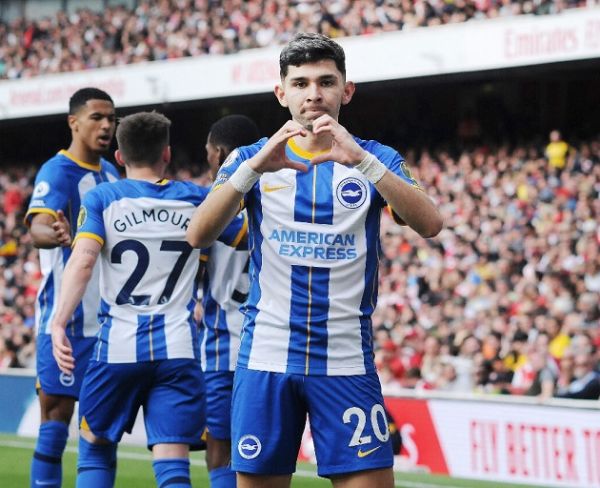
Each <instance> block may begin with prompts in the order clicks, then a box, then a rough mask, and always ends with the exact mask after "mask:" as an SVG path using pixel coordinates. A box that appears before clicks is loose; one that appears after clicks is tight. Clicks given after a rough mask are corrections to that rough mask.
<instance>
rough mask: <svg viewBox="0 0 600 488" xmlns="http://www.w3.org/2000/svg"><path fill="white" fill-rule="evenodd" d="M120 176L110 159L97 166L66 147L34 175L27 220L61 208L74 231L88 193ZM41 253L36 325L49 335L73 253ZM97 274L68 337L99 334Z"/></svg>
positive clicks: (58, 249) (63, 249) (64, 250)
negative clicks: (63, 276) (75, 155)
mask: <svg viewBox="0 0 600 488" xmlns="http://www.w3.org/2000/svg"><path fill="white" fill-rule="evenodd" d="M118 179H119V172H118V171H117V169H116V168H115V167H114V166H113V165H112V164H111V163H109V162H108V161H105V160H101V161H100V163H99V164H97V165H95V164H89V163H86V162H84V161H80V160H78V159H77V158H75V157H74V156H73V155H72V154H70V153H69V152H67V151H65V150H62V151H59V152H58V154H56V156H54V157H52V158H50V159H49V160H48V161H46V162H45V163H44V164H43V165H42V167H41V168H40V170H39V172H38V174H37V176H36V178H35V188H34V190H33V195H32V196H31V201H30V203H29V209H28V210H27V214H26V216H25V221H26V222H27V223H28V224H29V223H31V219H32V217H33V216H34V215H35V214H38V213H47V214H50V215H53V216H54V217H56V212H57V211H58V210H62V211H63V212H64V214H65V216H66V218H67V220H68V221H69V223H70V224H71V229H72V232H73V233H74V232H75V223H76V222H77V213H78V212H79V206H80V205H81V201H82V200H83V197H84V196H85V194H86V193H87V192H88V191H90V190H91V189H92V188H94V187H96V186H97V185H99V184H100V183H102V182H105V181H117V180H118ZM39 256H40V268H41V271H42V282H41V283H40V288H39V290H38V296H37V301H36V310H35V317H36V325H37V331H38V334H50V324H51V322H52V319H53V318H54V314H55V312H56V303H57V299H58V292H59V289H60V282H61V279H62V274H63V271H64V268H65V265H66V264H67V260H68V259H69V256H71V248H69V247H56V248H54V249H40V250H39ZM98 276H99V268H98V266H96V267H95V268H94V274H93V275H92V279H91V280H90V284H89V286H88V288H87V290H86V292H85V294H84V296H83V299H82V301H81V303H80V304H79V305H78V306H77V308H76V309H75V313H74V314H73V317H72V318H71V320H70V321H69V323H68V324H67V329H66V330H67V335H68V336H71V337H93V336H95V335H96V334H97V333H98V320H97V311H98V304H99V301H100V300H99V292H98Z"/></svg>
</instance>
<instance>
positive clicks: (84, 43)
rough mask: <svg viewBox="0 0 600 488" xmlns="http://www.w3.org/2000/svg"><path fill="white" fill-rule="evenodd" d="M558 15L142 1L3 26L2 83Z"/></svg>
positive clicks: (507, 5)
mask: <svg viewBox="0 0 600 488" xmlns="http://www.w3.org/2000/svg"><path fill="white" fill-rule="evenodd" d="M566 6H567V7H579V6H580V4H579V3H578V2H574V3H567V4H566ZM562 8H563V3H562V2H558V1H557V0H543V1H541V2H522V1H520V0H503V1H502V2H489V1H480V0H461V1H459V2H439V1H432V0H424V1H422V0H419V1H405V0H355V1H352V2H349V1H339V0H323V1H320V2H317V1H307V0H293V1H290V2H282V1H279V0H248V1H244V2H240V1H236V2H206V1H193V0H154V1H152V0H142V1H140V2H138V4H137V7H135V8H134V9H128V8H126V7H124V6H122V5H118V6H107V7H105V8H104V9H103V10H102V11H93V10H91V9H88V8H83V9H79V10H77V11H76V12H74V13H72V14H69V15H68V14H66V13H65V12H63V11H60V10H59V11H57V12H56V14H55V15H54V16H53V17H46V18H43V19H40V20H36V21H33V20H27V19H24V18H18V19H16V20H14V21H12V22H11V23H10V24H7V23H5V22H1V21H0V59H2V62H1V63H0V79H2V78H8V79H16V78H30V77H32V76H37V75H40V74H45V73H58V72H64V71H78V70H84V69H95V68H100V67H103V66H119V65H123V64H130V63H139V62H144V61H154V60H165V59H174V58H181V57H188V56H204V55H207V54H230V53H235V52H238V51H240V50H242V49H249V48H256V47H264V46H270V45H275V44H283V43H285V42H287V41H288V40H289V39H290V38H291V37H292V36H293V34H294V33H295V32H300V31H305V32H317V31H318V32H322V33H324V34H326V35H328V36H330V37H343V36H358V35H370V34H374V33H378V32H389V31H398V30H405V29H413V28H416V27H427V26H432V25H440V24H448V23H456V22H465V21H468V20H471V19H485V18H494V17H498V16H512V15H521V14H531V13H536V14H538V15H540V14H553V13H557V12H559V11H560V10H561V9H562ZM473 121H474V119H472V120H471V122H467V125H469V127H466V126H465V127H464V128H462V129H461V133H462V134H463V135H465V136H467V138H470V140H471V141H475V140H476V138H477V129H476V128H475V127H474V126H473V125H472V122H473ZM475 122H476V121H475Z"/></svg>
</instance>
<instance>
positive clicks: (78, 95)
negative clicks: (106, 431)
mask: <svg viewBox="0 0 600 488" xmlns="http://www.w3.org/2000/svg"><path fill="white" fill-rule="evenodd" d="M68 122H69V127H70V129H71V137H72V140H71V144H70V146H69V148H68V149H66V150H64V149H63V150H61V151H59V152H58V154H56V156H54V157H52V158H50V159H49V160H48V161H46V162H45V163H44V164H43V165H42V167H41V168H40V170H39V172H38V174H37V176H36V178H35V187H34V190H33V195H32V197H31V201H30V203H29V209H28V211H27V215H26V217H25V220H26V222H27V224H28V225H29V226H30V234H31V238H32V240H33V243H34V245H35V246H36V247H38V248H39V257H40V267H41V270H42V282H41V284H40V288H39V291H38V296H37V301H36V311H35V312H36V313H35V316H36V328H37V343H36V347H37V375H38V378H37V385H36V386H37V390H38V397H39V402H40V407H41V424H40V430H39V434H38V438H37V444H36V447H35V451H34V454H33V460H32V464H31V486H32V487H38V486H41V485H43V486H48V487H51V488H52V487H55V488H56V487H60V486H61V482H62V467H61V460H62V453H63V451H64V449H65V445H66V442H67V436H68V425H69V422H70V421H71V417H72V415H73V409H74V406H75V401H76V400H77V398H78V397H79V390H80V388H81V380H82V378H83V374H84V372H85V369H86V367H87V363H88V360H89V357H90V354H91V352H92V348H93V345H94V343H95V336H96V334H97V332H98V321H97V319H96V313H97V310H98V303H99V298H98V296H99V293H98V274H99V273H98V270H97V269H95V270H94V274H93V276H92V278H91V280H90V286H89V287H88V291H87V293H86V294H85V295H84V296H83V297H82V300H81V302H80V303H78V304H77V307H76V309H75V311H74V313H73V316H72V317H70V318H69V321H68V326H67V334H68V336H69V339H70V341H71V343H72V346H73V355H74V356H75V358H76V359H77V368H75V370H74V371H72V372H71V373H70V374H65V373H61V371H60V370H59V369H58V366H57V365H56V361H55V360H54V358H53V357H52V341H51V338H50V323H51V321H52V318H53V317H54V314H55V313H56V303H57V298H58V290H59V287H60V283H61V279H62V275H63V271H64V268H65V265H66V263H67V261H68V260H69V259H70V256H71V240H72V235H71V229H72V228H73V230H74V228H75V222H76V221H77V212H78V211H79V204H80V202H81V200H83V197H84V196H85V194H86V193H87V192H88V191H90V190H91V189H92V188H94V187H96V186H97V185H99V184H100V183H102V182H104V181H116V180H117V179H118V178H119V173H118V171H117V169H116V168H115V167H114V166H113V165H112V164H111V163H109V162H108V161H106V160H104V159H103V158H102V157H101V155H102V154H104V153H106V151H108V149H109V148H110V143H111V140H112V138H113V135H114V132H115V107H114V104H113V101H112V99H111V98H110V96H109V95H108V94H107V93H106V92H104V91H102V90H99V89H97V88H83V89H81V90H78V91H77V92H75V93H74V94H73V95H72V97H71V99H70V100H69V116H68Z"/></svg>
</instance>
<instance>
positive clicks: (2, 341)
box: [0, 167, 41, 370]
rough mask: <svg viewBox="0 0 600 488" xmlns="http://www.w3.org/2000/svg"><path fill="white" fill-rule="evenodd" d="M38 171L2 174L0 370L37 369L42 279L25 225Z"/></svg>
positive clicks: (10, 170) (15, 170)
mask: <svg viewBox="0 0 600 488" xmlns="http://www.w3.org/2000/svg"><path fill="white" fill-rule="evenodd" d="M34 174H35V168H33V167H29V168H25V169H24V168H17V167H8V168H6V167H3V171H2V173H1V174H0V202H1V204H2V214H1V218H0V269H1V270H2V273H1V274H0V370H2V369H4V368H7V367H25V368H33V367H35V342H34V334H33V327H34V312H35V297H36V293H37V288H38V285H39V280H40V278H41V274H40V269H39V262H38V258H37V251H36V250H35V249H34V248H33V246H32V243H31V238H30V237H29V235H28V234H27V230H26V228H25V226H24V224H23V216H24V212H25V209H26V208H27V205H26V203H27V201H28V199H29V197H30V195H31V192H32V191H33V186H32V181H33V180H32V177H33V175H34Z"/></svg>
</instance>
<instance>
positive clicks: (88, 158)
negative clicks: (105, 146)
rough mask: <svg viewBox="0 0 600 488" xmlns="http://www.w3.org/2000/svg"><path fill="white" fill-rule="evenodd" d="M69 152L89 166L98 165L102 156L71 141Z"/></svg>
mask: <svg viewBox="0 0 600 488" xmlns="http://www.w3.org/2000/svg"><path fill="white" fill-rule="evenodd" d="M67 152H68V153H69V154H71V155H72V156H73V157H74V158H76V159H78V160H79V161H83V162H84V163H87V164H93V165H97V164H99V163H100V154H98V153H97V152H94V151H91V150H89V149H88V148H87V147H85V146H84V145H83V144H81V143H78V142H77V141H71V145H70V146H69V148H68V149H67Z"/></svg>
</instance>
